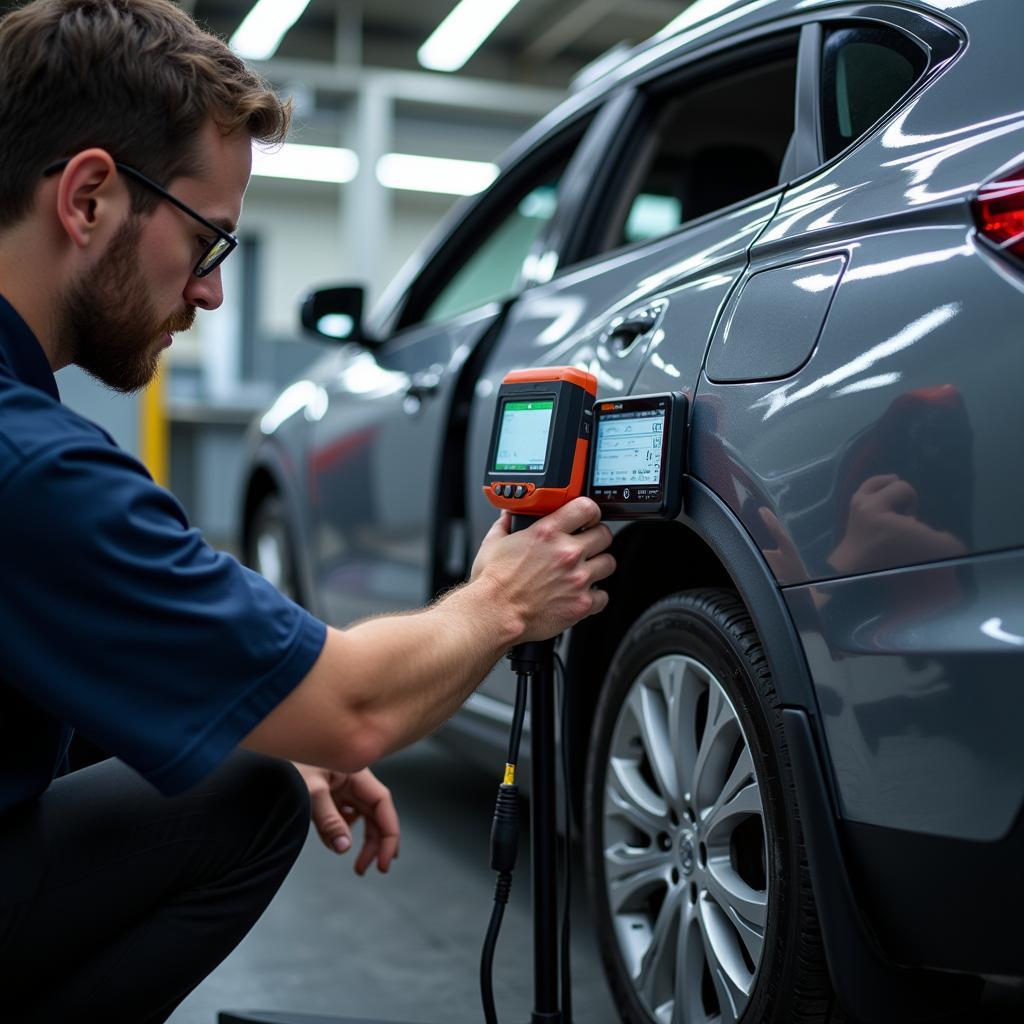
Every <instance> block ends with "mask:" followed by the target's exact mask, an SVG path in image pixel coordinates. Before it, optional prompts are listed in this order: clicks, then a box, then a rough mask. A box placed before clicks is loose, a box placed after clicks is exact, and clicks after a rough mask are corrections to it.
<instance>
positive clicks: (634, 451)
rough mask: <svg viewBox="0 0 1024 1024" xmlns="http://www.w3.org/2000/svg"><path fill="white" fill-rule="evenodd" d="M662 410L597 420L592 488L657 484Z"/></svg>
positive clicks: (659, 469) (663, 418)
mask: <svg viewBox="0 0 1024 1024" xmlns="http://www.w3.org/2000/svg"><path fill="white" fill-rule="evenodd" d="M664 439H665V410H664V408H662V409H642V410H629V411H625V412H620V413H608V414H605V415H603V416H602V417H601V418H600V419H599V421H598V428H597V447H596V451H595V453H594V468H593V476H592V477H591V481H590V482H591V486H592V487H614V488H622V487H644V486H655V487H656V486H657V485H658V484H659V483H661V462H662V445H663V442H664Z"/></svg>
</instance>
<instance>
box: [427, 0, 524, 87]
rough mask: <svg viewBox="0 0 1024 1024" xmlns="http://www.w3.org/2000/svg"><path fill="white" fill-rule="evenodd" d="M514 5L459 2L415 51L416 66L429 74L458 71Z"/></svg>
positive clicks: (489, 0)
mask: <svg viewBox="0 0 1024 1024" xmlns="http://www.w3.org/2000/svg"><path fill="white" fill-rule="evenodd" d="M517 3H519V0H460V2H459V3H458V4H456V5H455V7H454V8H453V9H452V11H451V13H450V14H449V15H448V17H447V18H445V19H444V21H442V22H441V24H440V25H438V26H437V28H435V29H434V31H433V32H432V33H431V35H430V38H429V39H428V40H427V41H426V42H425V43H424V44H423V45H422V46H421V47H420V48H419V51H418V52H417V54H416V56H417V58H418V59H419V62H420V63H421V64H422V65H423V66H424V67H425V68H429V69H430V70H431V71H458V70H459V68H461V67H462V66H463V64H465V63H466V61H467V60H469V58H470V57H472V56H473V54H474V53H476V51H477V50H478V49H480V46H481V44H482V43H483V41H484V40H485V39H486V38H487V37H488V36H489V35H490V34H491V33H492V32H493V31H494V30H495V29H496V28H497V27H498V26H499V25H500V24H501V23H502V21H504V20H505V17H506V16H507V15H508V12H509V11H511V10H512V8H513V7H515V5H516V4H517Z"/></svg>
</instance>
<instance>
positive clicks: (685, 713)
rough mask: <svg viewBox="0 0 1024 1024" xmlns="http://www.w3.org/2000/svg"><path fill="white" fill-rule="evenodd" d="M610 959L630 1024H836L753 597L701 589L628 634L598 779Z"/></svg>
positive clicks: (598, 750) (611, 694) (588, 815)
mask: <svg viewBox="0 0 1024 1024" xmlns="http://www.w3.org/2000/svg"><path fill="white" fill-rule="evenodd" d="M584 828H585V839H586V860H587V874H588V880H589V883H590V887H591V895H592V902H593V905H594V907H595V916H596V920H597V925H598V937H599V942H600V946H601V953H602V958H603V961H604V965H605V970H606V972H607V975H608V979H609V982H610V986H611V988H612V992H613V995H614V997H615V999H616V1002H617V1004H618V1007H619V1010H620V1012H621V1013H622V1016H623V1019H624V1020H626V1021H629V1022H631V1024H711V1022H715V1024H719V1022H721V1024H728V1022H733V1021H741V1020H742V1021H746V1022H756V1024H762V1022H764V1024H782V1022H786V1024H798V1022H799V1024H811V1022H816V1024H825V1022H828V1024H836V1022H839V1021H841V1020H844V1019H845V1018H844V1017H843V1015H842V1013H841V1011H840V1010H839V1009H838V1008H837V1007H836V1006H835V1005H834V998H833V996H832V993H831V987H830V985H829V982H828V975H827V972H826V969H825V964H824V958H823V954H822V950H821V945H820V938H819V932H818V926H817V918H816V916H815V909H814V902H813V898H812V895H811V891H810V883H809V880H808V875H807V866H806V861H805V859H804V855H803V846H802V838H801V833H800V825H799V818H798V814H797V808H796V805H795V800H794V798H793V792H792V783H791V778H790V769H789V763H788V757H787V753H786V749H785V744H784V741H783V734H782V725H781V720H780V718H779V709H778V702H777V697H776V694H775V689H774V686H773V685H772V680H771V676H770V673H769V671H768V667H767V664H766V661H765V657H764V653H763V651H762V649H761V645H760V643H759V641H758V638H757V634H756V632H755V630H754V627H753V625H752V623H751V620H750V617H749V615H748V614H747V611H746V609H745V607H744V606H743V604H742V602H741V601H740V600H739V599H738V597H737V596H736V595H735V594H734V593H732V592H731V591H727V590H702V591H690V592H685V593H681V594H677V595H674V596H673V597H670V598H668V599H666V600H664V601H661V602H660V603H658V604H657V605H655V606H654V607H652V608H650V609H649V610H648V611H647V612H646V613H645V614H644V615H643V616H641V618H640V619H639V620H638V621H637V622H636V623H634V624H633V626H632V627H631V628H630V630H629V631H628V633H627V634H626V636H625V638H624V639H623V641H622V643H621V645H620V646H619V649H618V651H617V652H616V655H615V658H614V659H613V661H612V664H611V666H610V668H609V671H608V676H607V678H606V680H605V684H604V688H603V690H602V693H601V697H600V700H599V703H598V708H597V712H596V720H595V723H594V730H593V734H592V742H591V748H590V754H589V759H588V765H587V773H586V791H585V823H584Z"/></svg>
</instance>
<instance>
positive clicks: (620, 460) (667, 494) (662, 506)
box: [586, 392, 686, 519]
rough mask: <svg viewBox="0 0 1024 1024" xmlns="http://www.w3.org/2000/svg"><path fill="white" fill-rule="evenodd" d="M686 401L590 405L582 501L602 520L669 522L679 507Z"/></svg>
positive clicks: (675, 396) (674, 396) (670, 397)
mask: <svg viewBox="0 0 1024 1024" xmlns="http://www.w3.org/2000/svg"><path fill="white" fill-rule="evenodd" d="M685 429H686V397H685V396H684V395H682V394H680V393H679V392H666V393H664V394H660V395H634V396H630V397H628V398H613V399H609V400H607V401H606V400H602V401H600V402H598V403H597V404H596V405H595V406H594V444H593V445H592V446H591V447H592V452H591V459H590V472H589V474H588V488H587V491H586V494H587V497H589V498H593V500H594V501H596V502H597V503H598V505H600V506H601V518H602V519H675V518H676V516H678V515H679V511H680V509H681V508H682V504H683V465H682V460H683V453H684V450H685V446H684V435H685Z"/></svg>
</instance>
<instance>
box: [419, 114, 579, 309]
mask: <svg viewBox="0 0 1024 1024" xmlns="http://www.w3.org/2000/svg"><path fill="white" fill-rule="evenodd" d="M584 128H585V125H582V124H580V125H577V126H575V128H574V129H573V130H571V131H570V132H569V133H567V135H566V137H564V138H563V139H562V140H561V141H560V142H557V143H555V144H554V146H553V147H548V152H547V153H546V154H542V155H541V156H540V157H539V158H538V159H537V160H536V161H535V165H534V166H533V167H531V168H527V169H526V171H525V172H523V171H520V172H517V173H516V177H517V178H518V179H519V180H518V182H516V183H511V184H510V185H505V184H504V183H503V182H501V181H499V182H497V183H496V184H495V185H494V186H492V190H493V191H494V192H495V193H497V194H496V195H495V197H494V201H491V202H488V203H486V204H485V205H484V207H483V208H482V209H481V210H480V211H479V214H478V215H473V216H471V220H470V222H468V223H467V224H466V225H464V226H463V227H462V228H460V229H459V231H458V232H457V234H456V235H455V236H453V238H452V239H451V240H450V244H449V251H450V252H453V253H455V254H457V255H456V256H455V258H454V259H453V260H451V261H450V262H448V261H444V266H445V269H444V271H443V272H442V276H441V278H440V279H439V280H433V281H431V282H429V295H426V294H422V293H421V294H420V296H418V302H417V305H419V303H422V305H419V308H420V309H421V310H423V312H422V313H421V315H420V316H418V317H414V318H413V320H410V319H407V320H406V324H408V323H410V322H414V320H415V321H418V322H423V323H438V322H440V321H443V320H449V319H451V318H452V317H454V316H458V315H459V314H460V313H465V312H467V311H469V310H471V309H476V308H478V307H480V306H483V305H485V304H486V303H488V302H493V301H495V300H502V299H507V298H511V297H512V296H513V295H514V294H515V293H516V290H517V288H518V285H519V278H520V274H521V273H522V270H523V263H524V261H525V260H526V257H527V256H528V255H529V253H530V251H531V249H532V248H533V246H534V243H535V242H536V241H537V239H538V238H539V237H540V235H541V233H542V232H543V231H544V229H545V227H546V226H547V223H548V221H550V220H551V218H552V217H553V216H554V213H555V208H556V206H557V205H558V186H559V182H560V181H561V179H562V176H563V174H564V173H565V169H566V167H567V166H568V163H569V160H570V158H571V157H572V154H573V152H574V151H575V149H576V146H577V144H578V143H579V140H580V138H581V137H582V135H583V131H584ZM502 192H504V195H502Z"/></svg>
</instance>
